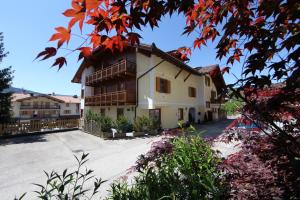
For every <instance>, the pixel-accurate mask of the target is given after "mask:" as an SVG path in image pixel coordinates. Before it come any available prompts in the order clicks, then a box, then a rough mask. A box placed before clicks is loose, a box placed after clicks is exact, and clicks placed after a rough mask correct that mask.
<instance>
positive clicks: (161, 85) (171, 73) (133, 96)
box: [72, 44, 225, 128]
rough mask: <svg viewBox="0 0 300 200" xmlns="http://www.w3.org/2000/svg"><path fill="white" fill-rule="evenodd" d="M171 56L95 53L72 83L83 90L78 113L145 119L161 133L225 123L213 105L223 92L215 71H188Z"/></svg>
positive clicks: (140, 50) (143, 48) (148, 51)
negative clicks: (179, 126)
mask: <svg viewBox="0 0 300 200" xmlns="http://www.w3.org/2000/svg"><path fill="white" fill-rule="evenodd" d="M172 52H174V51H172ZM172 52H168V53H166V52H164V51H162V50H160V49H158V48H157V47H156V46H155V45H154V44H153V45H151V46H150V45H139V46H138V47H130V48H128V49H127V50H126V52H125V53H123V54H120V55H112V54H111V53H110V52H109V51H105V50H98V51H96V52H95V53H94V55H93V56H92V59H90V60H84V61H83V63H82V64H81V66H80V67H79V69H78V71H77V72H76V74H75V76H74V78H73V80H72V82H75V83H81V85H82V87H81V88H82V91H81V109H83V110H84V111H86V110H88V109H91V110H92V111H95V112H98V113H101V114H102V115H106V116H109V117H111V118H112V119H116V118H117V117H118V116H121V115H125V116H126V117H127V118H129V119H130V120H133V119H134V118H135V117H136V116H142V115H145V116H149V117H153V118H156V119H157V120H159V121H160V122H161V125H162V127H163V128H174V127H176V126H177V122H178V121H179V120H183V121H185V122H186V121H190V122H196V123H199V122H203V121H205V120H206V121H208V120H218V119H221V118H224V112H222V111H221V110H220V104H221V103H220V102H218V101H217V100H216V99H217V96H218V95H219V94H220V93H221V91H222V90H223V88H224V87H225V82H224V79H223V76H222V74H221V72H220V68H219V67H218V65H214V66H209V67H205V68H200V67H198V68H191V67H190V66H188V65H187V64H185V63H184V62H183V61H181V60H180V59H179V58H178V57H177V56H176V55H175V54H173V53H172ZM212 74H214V75H213V76H211V75H212Z"/></svg>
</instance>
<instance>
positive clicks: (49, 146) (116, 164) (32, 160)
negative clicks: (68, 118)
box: [0, 131, 159, 200]
mask: <svg viewBox="0 0 300 200" xmlns="http://www.w3.org/2000/svg"><path fill="white" fill-rule="evenodd" d="M158 139H159V137H152V138H135V139H127V140H125V139H123V140H114V141H111V140H110V141H109V140H102V139H100V138H98V137H95V136H92V135H89V134H86V133H83V132H81V131H70V132H62V133H53V134H47V135H36V136H28V137H22V138H14V139H6V140H0V172H1V173H0V199H1V200H6V199H7V200H8V199H9V200H11V199H13V198H14V197H15V195H17V196H20V195H21V194H23V193H24V192H29V193H27V194H26V197H27V198H25V199H36V198H34V197H36V194H35V193H33V192H31V191H34V190H36V189H37V187H36V186H34V185H32V183H39V184H44V183H45V181H46V178H45V175H44V172H43V170H45V171H47V172H51V171H52V170H56V171H58V172H62V171H63V170H64V169H65V168H68V169H75V167H76V160H75V159H74V157H73V155H81V154H82V152H85V153H89V154H90V155H89V158H90V160H89V161H88V162H87V164H86V167H87V168H88V169H92V170H94V174H95V175H96V176H97V177H101V178H102V179H104V180H108V182H107V183H105V185H104V186H103V187H102V190H101V193H102V194H103V195H105V194H106V193H107V191H106V190H107V189H108V188H109V184H110V183H111V182H112V181H113V180H114V179H116V178H119V177H120V176H122V175H125V174H126V172H127V169H129V168H130V167H132V166H133V165H134V163H135V161H136V159H137V157H138V156H139V155H140V154H142V153H146V152H147V151H148V150H149V149H150V146H151V143H152V142H153V141H155V140H158Z"/></svg>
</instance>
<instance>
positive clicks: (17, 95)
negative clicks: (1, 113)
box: [12, 93, 30, 101]
mask: <svg viewBox="0 0 300 200" xmlns="http://www.w3.org/2000/svg"><path fill="white" fill-rule="evenodd" d="M28 97H30V94H25V93H13V94H12V101H18V100H21V99H25V98H28Z"/></svg>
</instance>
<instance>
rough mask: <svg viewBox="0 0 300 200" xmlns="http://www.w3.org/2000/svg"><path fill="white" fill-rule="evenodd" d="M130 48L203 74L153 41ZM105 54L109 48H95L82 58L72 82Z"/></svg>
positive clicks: (78, 79) (196, 73)
mask: <svg viewBox="0 0 300 200" xmlns="http://www.w3.org/2000/svg"><path fill="white" fill-rule="evenodd" d="M130 49H137V50H138V51H140V52H143V53H144V54H148V55H151V54H154V55H156V56H158V57H160V58H162V59H163V60H166V61H168V62H170V63H172V64H174V65H175V66H177V67H179V68H181V69H183V70H185V71H187V72H189V73H192V74H194V75H198V76H201V75H203V73H201V72H199V71H198V70H196V69H194V68H192V67H190V66H189V65H187V64H185V63H184V62H183V61H182V60H180V59H178V58H176V57H174V56H172V55H170V54H169V53H167V52H164V51H162V50H161V49H159V48H157V47H156V45H155V44H154V43H153V44H152V45H146V44H139V45H133V46H131V45H129V46H128V47H127V50H130ZM125 51H126V50H125ZM105 54H112V53H111V52H109V50H103V49H98V50H95V52H94V53H93V55H92V56H91V57H90V58H88V59H84V60H83V62H82V63H81V65H80V67H79V68H78V70H77V72H76V73H75V75H74V77H73V79H72V82H73V83H81V75H82V73H83V71H84V69H85V68H87V67H89V66H91V65H92V63H93V60H95V58H96V57H98V56H101V55H105Z"/></svg>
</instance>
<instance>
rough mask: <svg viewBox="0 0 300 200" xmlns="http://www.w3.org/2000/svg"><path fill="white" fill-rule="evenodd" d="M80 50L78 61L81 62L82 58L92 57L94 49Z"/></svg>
mask: <svg viewBox="0 0 300 200" xmlns="http://www.w3.org/2000/svg"><path fill="white" fill-rule="evenodd" d="M78 50H79V51H80V54H79V57H78V61H79V60H81V59H82V58H87V57H89V56H90V55H92V52H93V49H92V48H90V47H80V48H78Z"/></svg>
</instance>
